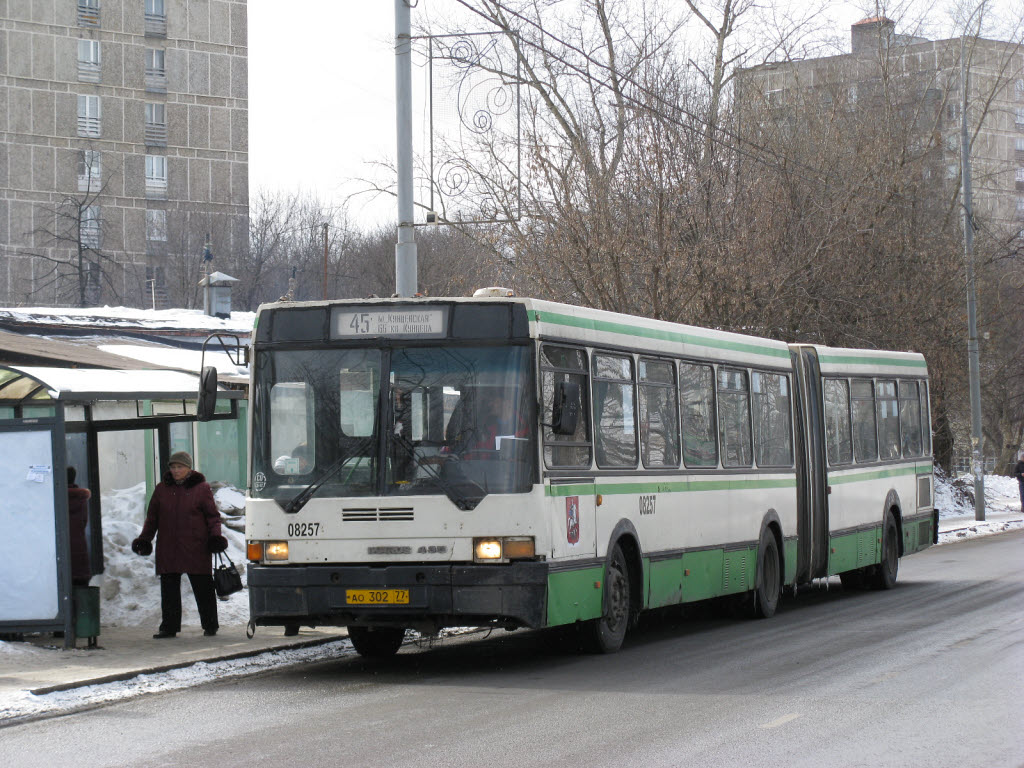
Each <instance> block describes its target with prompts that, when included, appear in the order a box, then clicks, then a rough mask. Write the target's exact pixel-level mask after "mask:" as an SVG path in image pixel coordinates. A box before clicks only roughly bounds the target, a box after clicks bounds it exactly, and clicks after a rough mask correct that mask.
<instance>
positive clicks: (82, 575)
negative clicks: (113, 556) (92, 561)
mask: <svg viewBox="0 0 1024 768" xmlns="http://www.w3.org/2000/svg"><path fill="white" fill-rule="evenodd" d="M75 475H76V472H75V468H74V467H68V528H69V533H70V539H71V583H72V584H74V585H75V586H76V587H84V586H87V585H88V584H89V579H90V578H91V577H92V569H91V568H90V567H89V545H88V544H86V542H85V527H86V526H87V525H88V524H89V497H90V496H92V492H91V491H90V490H89V489H88V488H79V487H78V486H77V485H75Z"/></svg>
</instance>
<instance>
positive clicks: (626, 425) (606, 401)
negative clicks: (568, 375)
mask: <svg viewBox="0 0 1024 768" xmlns="http://www.w3.org/2000/svg"><path fill="white" fill-rule="evenodd" d="M593 373H594V376H593V381H594V453H595V455H596V457H597V466H599V467H635V466H636V415H635V413H634V410H633V361H632V360H631V359H630V358H628V357H618V356H613V355H601V354H596V353H595V354H594V372H593Z"/></svg>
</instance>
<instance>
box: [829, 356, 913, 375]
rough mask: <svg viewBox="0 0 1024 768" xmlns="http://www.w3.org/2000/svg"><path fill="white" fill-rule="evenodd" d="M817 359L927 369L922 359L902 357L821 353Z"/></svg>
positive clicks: (875, 365) (833, 362)
mask: <svg viewBox="0 0 1024 768" xmlns="http://www.w3.org/2000/svg"><path fill="white" fill-rule="evenodd" d="M818 360H819V361H820V362H821V363H822V364H825V363H829V364H831V365H868V366H871V367H877V366H880V365H889V366H895V367H897V368H920V369H921V370H922V371H923V370H927V368H928V363H926V362H925V361H924V360H905V359H902V358H898V359H896V358H889V357H858V356H856V355H828V354H821V355H819V356H818Z"/></svg>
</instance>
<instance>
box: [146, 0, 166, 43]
mask: <svg viewBox="0 0 1024 768" xmlns="http://www.w3.org/2000/svg"><path fill="white" fill-rule="evenodd" d="M145 33H146V36H147V37H166V36H167V13H166V11H165V9H164V0H146V17H145Z"/></svg>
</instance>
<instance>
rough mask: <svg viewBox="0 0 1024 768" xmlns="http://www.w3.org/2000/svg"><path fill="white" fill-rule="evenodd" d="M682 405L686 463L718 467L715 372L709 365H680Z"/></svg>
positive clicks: (696, 465) (684, 458)
mask: <svg viewBox="0 0 1024 768" xmlns="http://www.w3.org/2000/svg"><path fill="white" fill-rule="evenodd" d="M679 403H680V410H681V411H682V421H683V463H684V464H685V465H686V466H688V467H717V466H718V441H717V440H716V439H715V431H716V426H715V373H714V371H713V370H712V368H711V366H710V365H693V364H691V363H680V364H679Z"/></svg>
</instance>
